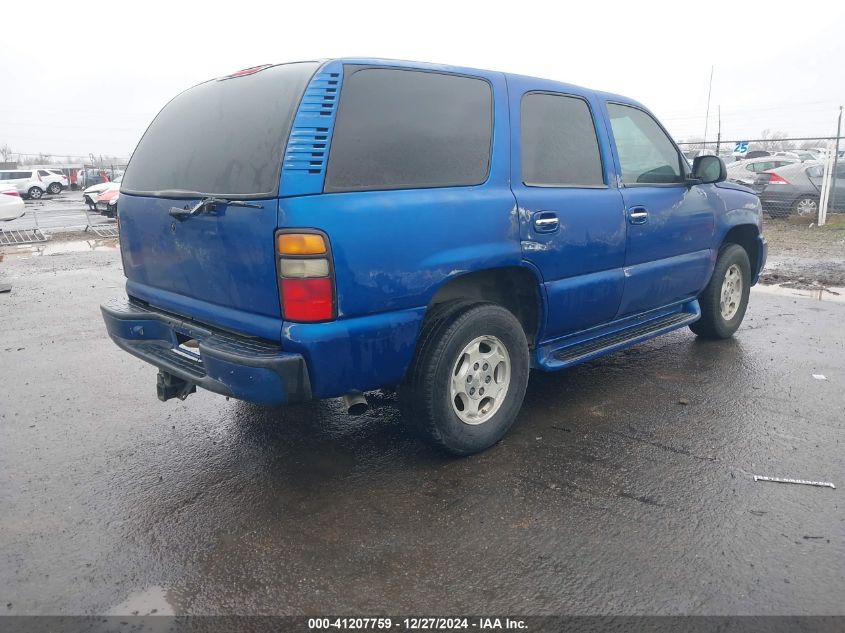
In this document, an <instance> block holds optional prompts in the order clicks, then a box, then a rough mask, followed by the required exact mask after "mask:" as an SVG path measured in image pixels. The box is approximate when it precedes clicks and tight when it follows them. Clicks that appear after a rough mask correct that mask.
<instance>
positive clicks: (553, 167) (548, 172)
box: [521, 92, 604, 187]
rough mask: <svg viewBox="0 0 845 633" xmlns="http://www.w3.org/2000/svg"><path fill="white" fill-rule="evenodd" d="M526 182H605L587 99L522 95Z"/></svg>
mask: <svg viewBox="0 0 845 633" xmlns="http://www.w3.org/2000/svg"><path fill="white" fill-rule="evenodd" d="M521 125H522V130H521V134H522V181H523V182H524V183H525V184H526V185H531V186H538V187H542V186H547V187H549V186H551V187H561V186H573V187H577V186H582V187H583V186H586V187H596V186H602V185H604V174H603V173H602V166H601V155H600V154H599V143H598V139H597V138H596V128H595V125H594V124H593V117H592V115H591V114H590V108H589V106H588V105H587V102H586V101H584V100H583V99H579V98H577V97H569V96H563V95H554V94H547V93H539V92H533V93H528V94H526V95H525V96H524V97H523V98H522V115H521Z"/></svg>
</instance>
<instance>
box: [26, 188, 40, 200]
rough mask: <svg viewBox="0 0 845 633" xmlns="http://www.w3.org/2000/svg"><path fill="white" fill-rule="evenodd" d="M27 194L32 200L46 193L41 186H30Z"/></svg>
mask: <svg viewBox="0 0 845 633" xmlns="http://www.w3.org/2000/svg"><path fill="white" fill-rule="evenodd" d="M26 195H27V196H29V198H30V199H32V200H38V199H40V198H41V196H43V195H44V190H43V189H41V188H39V187H30V188H29V191H27V192H26Z"/></svg>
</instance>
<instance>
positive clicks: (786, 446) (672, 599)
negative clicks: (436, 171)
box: [0, 248, 845, 615]
mask: <svg viewBox="0 0 845 633" xmlns="http://www.w3.org/2000/svg"><path fill="white" fill-rule="evenodd" d="M0 281H6V282H11V283H12V284H13V289H12V292H11V294H4V295H0V354H1V355H2V356H0V358H2V361H1V362H0V384H2V392H3V395H2V398H1V399H0V611H2V612H3V613H6V614H95V613H96V614H103V613H125V614H131V613H133V612H136V611H137V612H139V613H142V614H143V613H149V612H151V611H152V610H153V609H156V610H157V612H158V613H173V612H175V613H190V614H198V613H203V614H205V613H214V614H219V613H229V614H322V613H343V614H370V615H372V614H375V613H391V614H397V613H428V614H440V615H449V614H459V613H491V612H495V613H513V614H564V613H565V614H595V613H602V614H609V613H613V614H622V613H624V614H654V613H659V614H691V613H694V614H842V613H845V602H843V600H842V598H843V596H845V573H843V569H845V565H843V563H845V513H843V502H842V494H843V491H842V488H843V487H845V460H843V457H842V450H843V448H845V442H843V440H845V305H843V304H836V303H830V302H826V301H813V300H809V299H802V298H793V297H787V296H774V295H770V294H766V293H758V292H755V293H754V294H752V300H751V305H750V310H749V313H748V315H747V317H746V321H745V323H744V325H743V326H742V328H741V330H740V331H739V332H738V334H737V336H736V337H735V338H734V339H733V340H729V341H724V342H718V343H710V342H700V341H697V340H696V339H695V337H694V336H693V335H692V334H691V333H690V332H689V331H688V330H682V331H679V332H675V333H673V334H670V335H668V336H664V337H662V338H660V339H657V340H655V341H651V342H648V343H646V344H642V345H639V346H637V347H635V348H633V349H631V350H628V351H626V352H623V353H618V354H615V355H613V356H610V357H607V358H605V359H602V360H599V361H596V362H593V363H590V364H587V365H583V366H581V367H578V368H575V369H571V370H568V371H565V372H563V373H558V374H541V373H534V374H532V376H531V381H530V384H529V388H528V394H527V397H526V402H525V405H524V407H523V410H522V413H521V414H520V417H519V419H518V422H517V424H516V426H515V427H514V429H513V430H512V431H511V433H510V434H509V435H508V436H507V438H506V439H505V440H504V441H502V442H501V443H500V444H498V445H497V446H495V447H494V448H492V449H491V450H489V451H487V452H486V453H484V454H481V455H478V456H474V457H470V458H464V459H454V458H447V457H444V456H442V455H440V454H439V453H437V452H436V451H434V450H433V449H430V448H428V447H427V446H426V445H424V444H421V443H420V442H419V441H418V440H417V439H415V438H414V437H413V436H412V435H410V434H409V433H407V432H406V431H405V429H404V428H403V425H402V423H401V419H400V416H399V414H398V411H397V407H396V403H395V400H394V398H393V396H390V395H379V394H375V395H374V396H373V397H372V398H371V403H372V405H373V406H372V408H371V409H370V411H369V412H368V413H367V414H366V415H364V416H362V417H358V418H350V417H348V416H347V415H345V413H343V412H342V410H341V405H340V403H339V402H337V401H327V402H315V403H309V404H305V405H300V406H296V407H290V408H286V409H285V408H279V409H266V408H261V407H258V406H253V405H250V404H246V403H242V402H237V401H227V400H226V399H225V398H223V397H220V396H217V395H214V394H211V393H207V392H200V393H197V394H195V395H193V396H191V397H189V398H188V400H186V401H185V402H178V401H177V402H174V401H171V402H167V403H162V402H159V401H158V400H157V399H156V397H155V370H154V369H153V368H151V367H150V366H148V365H146V364H144V363H143V362H141V361H139V360H137V359H135V358H133V357H131V356H129V355H127V354H125V353H124V352H122V351H120V350H119V349H118V348H117V347H115V346H114V344H113V343H112V342H111V341H110V340H109V339H108V338H107V336H106V334H105V331H104V328H103V325H102V321H101V318H100V314H99V309H98V305H99V303H100V302H102V301H104V300H106V299H108V298H110V297H112V296H114V295H116V294H119V293H121V292H122V273H121V268H120V258H119V254H118V253H117V252H116V251H114V250H110V249H108V248H105V249H100V250H97V251H95V252H79V253H70V254H59V255H52V256H41V257H34V258H32V259H17V258H9V257H6V258H5V260H4V261H2V262H0ZM813 374H820V375H824V377H825V380H819V379H815V378H813V376H812V375H813ZM754 474H759V475H774V476H784V477H794V478H800V479H811V480H825V481H831V482H834V483H836V485H837V488H836V489H835V490H832V489H829V488H815V487H809V486H801V485H789V484H774V483H761V482H754V481H753V478H752V476H753V475H754Z"/></svg>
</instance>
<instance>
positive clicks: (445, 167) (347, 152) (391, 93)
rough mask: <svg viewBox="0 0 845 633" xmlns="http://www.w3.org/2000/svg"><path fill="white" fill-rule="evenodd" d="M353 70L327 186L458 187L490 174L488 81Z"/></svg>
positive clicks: (335, 136)
mask: <svg viewBox="0 0 845 633" xmlns="http://www.w3.org/2000/svg"><path fill="white" fill-rule="evenodd" d="M350 71H351V72H350ZM347 72H348V73H350V74H349V75H348V76H347V77H346V78H345V79H344V82H343V90H342V92H341V97H340V106H339V110H338V120H337V124H336V126H335V131H334V134H333V138H332V145H331V155H330V156H329V165H328V172H327V175H326V184H325V191H327V192H338V191H364V190H378V189H416V188H425V187H457V186H466V185H478V184H481V183H482V182H484V181H485V180H487V172H488V169H489V165H490V142H491V138H492V129H493V98H492V92H491V89H490V84H489V83H487V82H486V81H484V80H483V79H475V78H472V77H464V76H459V75H449V74H443V73H436V72H422V71H412V70H397V69H390V68H364V69H360V70H354V67H353V68H352V69H348V70H347Z"/></svg>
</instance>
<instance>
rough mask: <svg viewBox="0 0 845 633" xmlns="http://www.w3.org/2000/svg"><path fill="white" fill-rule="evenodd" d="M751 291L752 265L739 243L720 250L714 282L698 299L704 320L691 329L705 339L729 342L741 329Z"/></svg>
mask: <svg viewBox="0 0 845 633" xmlns="http://www.w3.org/2000/svg"><path fill="white" fill-rule="evenodd" d="M750 292H751V264H750V263H749V260H748V253H746V252H745V249H744V248H742V246H740V245H739V244H725V245H723V246H722V248H721V249H720V250H719V257H718V259H717V260H716V267H715V268H714V270H713V276H712V277H711V278H710V283H708V284H707V287H706V288H705V289H704V292H702V293H701V295H700V296H699V297H698V302H699V304H700V305H701V318H700V319H699V320H698V321H696V322H695V323H693V324H692V325H690V326H689V327H690V329H691V330H692V331H693V332H695V333H696V334H697V335H698V336H700V337H701V338H705V339H725V338H730V337H731V336H733V334H734V332H736V331H737V329H739V326H740V324H741V323H742V319H743V318H744V317H745V310H746V309H747V308H748V295H749V293H750Z"/></svg>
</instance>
